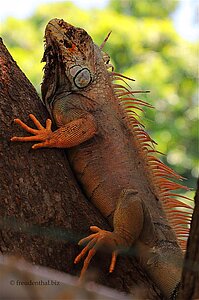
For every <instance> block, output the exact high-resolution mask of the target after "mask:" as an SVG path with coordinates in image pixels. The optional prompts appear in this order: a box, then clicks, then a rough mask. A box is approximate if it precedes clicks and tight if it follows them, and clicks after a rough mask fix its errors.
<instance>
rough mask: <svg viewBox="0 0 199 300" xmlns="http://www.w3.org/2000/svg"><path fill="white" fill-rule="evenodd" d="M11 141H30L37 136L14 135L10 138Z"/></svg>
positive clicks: (36, 139)
mask: <svg viewBox="0 0 199 300" xmlns="http://www.w3.org/2000/svg"><path fill="white" fill-rule="evenodd" d="M10 140H11V142H31V141H38V137H37V136H34V135H33V136H14V137H12V138H11V139H10Z"/></svg>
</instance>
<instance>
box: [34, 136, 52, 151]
mask: <svg viewBox="0 0 199 300" xmlns="http://www.w3.org/2000/svg"><path fill="white" fill-rule="evenodd" d="M37 141H38V138H37ZM43 147H49V145H48V143H47V142H43V143H37V144H34V145H33V146H32V149H39V148H43Z"/></svg>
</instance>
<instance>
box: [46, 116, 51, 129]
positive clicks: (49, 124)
mask: <svg viewBox="0 0 199 300" xmlns="http://www.w3.org/2000/svg"><path fill="white" fill-rule="evenodd" d="M51 126H52V121H51V119H47V120H46V129H47V130H51Z"/></svg>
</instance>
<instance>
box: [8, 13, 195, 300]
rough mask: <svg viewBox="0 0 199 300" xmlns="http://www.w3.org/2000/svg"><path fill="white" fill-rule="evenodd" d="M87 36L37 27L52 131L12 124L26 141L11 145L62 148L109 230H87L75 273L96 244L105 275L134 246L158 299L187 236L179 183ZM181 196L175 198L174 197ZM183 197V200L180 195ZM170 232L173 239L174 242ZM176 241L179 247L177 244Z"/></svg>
mask: <svg viewBox="0 0 199 300" xmlns="http://www.w3.org/2000/svg"><path fill="white" fill-rule="evenodd" d="M106 40H107V39H105V41H104V43H103V44H102V45H101V46H100V47H98V46H97V45H95V44H94V42H93V41H92V39H91V37H90V36H89V35H88V33H87V32H86V31H85V30H84V29H81V28H77V27H74V26H72V25H70V24H68V23H67V22H65V21H64V20H61V19H52V20H51V21H49V23H48V24H47V26H46V30H45V52H44V56H43V61H44V62H46V65H45V68H44V79H43V83H42V87H41V90H42V98H43V103H44V104H45V106H46V108H47V110H48V111H49V113H50V116H51V119H52V120H53V121H54V122H55V124H56V126H57V129H56V130H55V131H52V130H51V124H52V121H51V120H50V119H47V121H46V127H43V126H42V125H41V123H40V122H39V121H38V120H37V118H36V117H35V116H34V115H32V114H31V115H30V118H31V119H32V121H33V122H34V124H35V126H36V127H37V129H33V128H30V127H29V126H27V125H26V124H25V123H24V122H22V121H21V120H20V119H15V123H17V124H19V125H20V126H21V127H22V128H23V129H25V130H26V131H27V132H29V133H31V134H33V136H27V137H12V139H11V140H12V141H21V142H24V141H38V143H36V144H34V145H33V146H32V148H33V149H38V148H42V147H57V148H67V154H68V159H69V162H70V165H71V167H72V170H73V172H74V174H75V176H76V178H77V180H78V182H79V183H80V185H81V187H82V188H83V190H84V192H85V193H86V195H87V197H88V199H89V200H90V201H91V202H92V203H93V204H94V205H95V206H96V207H97V208H98V209H99V211H100V212H101V213H102V215H103V216H104V217H105V218H106V219H107V220H108V222H109V223H110V225H111V226H112V228H113V231H112V232H110V231H106V230H103V229H100V228H98V227H97V226H91V227H90V229H91V231H92V232H93V233H92V234H91V235H89V236H87V237H85V238H83V239H82V240H80V242H79V245H86V246H85V247H84V248H83V250H82V251H81V253H80V254H79V255H78V256H77V257H76V259H75V263H78V262H79V261H80V260H81V259H82V258H83V257H84V256H86V258H85V260H84V265H83V268H82V271H81V276H83V275H84V273H85V271H86V270H87V268H88V266H89V263H90V260H91V259H92V257H93V256H94V255H95V253H96V251H97V250H98V249H99V248H101V247H107V248H109V249H110V250H111V251H112V260H111V264H110V268H109V271H110V272H112V271H113V270H114V268H115V263H116V258H117V255H118V253H120V252H121V251H122V249H124V248H127V249H128V248H130V247H131V246H134V249H135V250H136V253H137V256H138V260H139V262H140V264H141V265H142V266H143V267H144V269H145V270H146V272H147V273H148V274H149V276H150V277H151V278H152V280H153V281H154V283H155V284H156V285H157V286H158V287H159V289H160V290H161V291H162V293H163V294H164V295H165V296H166V297H168V298H169V297H171V295H172V294H174V293H175V292H176V290H177V286H178V285H179V281H180V276H181V266H182V261H183V252H182V250H181V247H180V245H181V246H184V245H185V239H186V237H187V234H188V228H187V225H186V224H187V223H188V222H189V220H190V218H191V212H190V211H189V212H187V211H186V212H185V211H183V210H182V209H181V207H185V208H188V209H189V208H190V207H189V206H188V205H187V204H184V203H183V202H181V201H179V200H177V199H176V193H175V192H172V191H174V190H176V189H179V188H183V189H186V187H185V186H182V185H180V184H179V183H177V182H174V181H172V179H181V177H180V176H179V175H177V174H176V173H175V172H174V171H173V170H172V169H170V168H169V167H167V166H166V165H164V164H163V163H162V162H161V161H160V160H159V159H158V158H157V157H156V150H155V148H154V141H153V140H152V139H151V138H150V137H149V135H148V134H147V132H145V131H144V129H143V126H142V125H141V123H140V122H139V121H138V117H137V114H136V109H140V106H142V105H143V106H150V105H149V104H147V103H146V102H144V101H142V100H139V99H137V98H136V97H135V96H134V95H135V94H136V93H138V92H141V91H132V90H131V89H130V88H128V87H127V86H123V85H121V84H119V83H118V80H122V81H124V80H125V78H126V79H128V78H127V77H125V76H123V75H121V74H118V73H116V72H114V70H113V68H112V66H111V64H110V63H109V56H108V55H107V54H105V53H104V52H103V51H102V48H103V46H104V44H105V42H106ZM181 197H183V196H181ZM185 198H186V197H185ZM176 234H177V236H178V238H179V240H178V241H177V237H176ZM179 243H180V245H179Z"/></svg>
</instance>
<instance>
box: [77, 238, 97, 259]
mask: <svg viewBox="0 0 199 300" xmlns="http://www.w3.org/2000/svg"><path fill="white" fill-rule="evenodd" d="M96 240H97V239H96V238H95V239H93V240H92V241H90V242H89V243H88V245H87V246H86V247H84V249H83V250H82V251H81V252H80V254H79V255H78V256H77V257H76V258H75V260H74V263H75V264H77V263H78V262H79V261H80V260H81V259H82V258H83V257H84V256H85V254H86V252H88V251H89V250H90V249H91V248H92V247H93V245H94V244H95V242H96Z"/></svg>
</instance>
